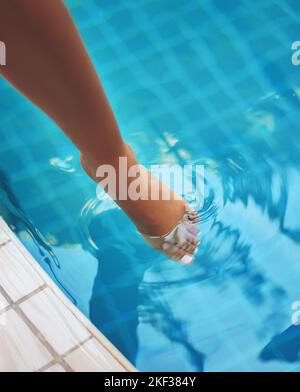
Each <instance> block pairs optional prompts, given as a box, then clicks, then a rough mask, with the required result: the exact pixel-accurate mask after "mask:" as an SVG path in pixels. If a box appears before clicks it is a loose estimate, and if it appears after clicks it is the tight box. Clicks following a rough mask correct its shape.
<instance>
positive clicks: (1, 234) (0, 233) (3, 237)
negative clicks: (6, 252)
mask: <svg viewBox="0 0 300 392" xmlns="http://www.w3.org/2000/svg"><path fill="white" fill-rule="evenodd" d="M7 241H9V236H8V235H7V233H6V232H5V230H3V228H2V227H0V246H1V245H3V244H5V243H6V242H7Z"/></svg>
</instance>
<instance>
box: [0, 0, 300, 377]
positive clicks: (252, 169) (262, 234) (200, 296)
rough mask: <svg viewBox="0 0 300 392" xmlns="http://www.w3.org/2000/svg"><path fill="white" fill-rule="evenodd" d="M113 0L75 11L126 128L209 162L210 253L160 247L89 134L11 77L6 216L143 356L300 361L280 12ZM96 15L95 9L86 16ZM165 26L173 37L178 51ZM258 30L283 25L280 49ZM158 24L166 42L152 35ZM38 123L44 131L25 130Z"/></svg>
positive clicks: (141, 140) (178, 156) (154, 154)
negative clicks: (85, 138)
mask: <svg viewBox="0 0 300 392" xmlns="http://www.w3.org/2000/svg"><path fill="white" fill-rule="evenodd" d="M69 3H72V2H71V1H69ZM101 3H102V2H101ZM110 3H111V6H109V5H107V9H106V10H105V12H107V17H106V19H105V20H103V18H102V16H101V15H102V13H103V10H102V9H100V8H99V5H98V6H93V5H92V2H91V4H90V5H86V6H84V7H85V9H84V11H85V12H84V13H82V12H80V10H81V8H80V7H81V6H80V5H76V4H75V5H73V7H72V11H73V13H74V15H75V17H76V19H77V21H78V24H79V27H80V28H81V29H82V31H83V34H84V37H85V39H86V41H87V44H88V45H90V47H91V53H92V56H94V59H95V62H96V65H99V66H100V69H101V70H103V72H104V76H103V79H104V82H105V84H106V85H107V89H108V92H109V94H110V97H111V100H112V103H113V105H114V107H115V109H116V112H117V115H118V116H119V118H120V119H121V123H122V124H121V125H122V128H123V129H124V134H125V136H126V137H127V139H128V140H129V142H130V143H131V144H132V145H133V147H134V148H135V150H136V151H137V154H138V156H139V157H140V158H141V159H142V160H143V162H144V163H145V164H149V165H150V164H152V163H179V164H186V163H193V164H204V165H205V168H206V174H205V181H206V183H205V201H204V206H203V208H202V210H201V216H202V222H201V232H202V234H201V236H202V246H201V248H200V250H199V253H198V255H197V259H196V262H195V263H194V264H193V265H191V266H188V267H183V266H180V265H176V264H175V263H172V262H170V261H169V260H167V259H165V258H164V256H162V255H160V254H159V253H157V252H155V251H154V250H152V249H150V248H148V247H147V246H146V245H145V244H144V242H143V241H142V239H141V238H140V236H139V235H138V234H137V233H136V231H135V229H134V227H133V225H132V223H131V222H130V221H129V220H128V218H127V217H126V216H125V214H124V213H123V212H122V211H121V210H120V209H118V208H116V206H115V205H114V203H113V202H112V201H110V200H109V199H107V198H106V197H105V196H104V195H103V198H102V200H97V199H96V198H95V186H94V184H92V182H91V181H90V180H89V179H88V178H87V177H86V176H85V175H84V173H83V172H82V170H81V169H80V168H79V164H78V159H77V158H76V156H77V155H76V154H77V153H76V151H75V150H74V147H73V146H71V144H70V143H69V142H68V141H67V140H66V139H65V138H64V137H63V136H62V135H61V134H60V133H59V131H58V130H57V129H56V128H55V127H54V126H53V125H51V124H50V122H49V121H48V120H47V119H45V118H44V117H43V116H42V115H41V114H39V113H38V112H37V111H35V110H34V109H33V108H32V107H31V106H29V105H27V106H26V104H25V103H23V105H24V107H25V106H26V108H25V109H24V108H23V106H22V105H21V104H20V102H21V99H20V98H19V97H18V96H17V95H16V93H14V92H13V91H12V90H11V89H10V90H7V87H6V85H5V84H4V83H3V84H1V85H0V94H1V95H2V94H4V93H5V94H6V96H7V97H9V100H10V103H11V105H12V107H15V108H16V112H15V115H13V114H7V107H6V106H5V102H4V101H1V102H0V103H1V107H0V116H1V117H0V118H1V123H0V124H1V125H0V126H1V129H0V134H1V137H2V142H1V146H0V147H1V151H0V156H1V162H0V168H1V173H2V174H1V179H0V184H1V189H0V200H1V201H2V203H1V214H2V215H4V216H5V218H6V220H7V221H8V222H9V223H10V224H11V226H12V227H14V229H15V230H16V232H17V233H18V234H19V236H20V237H21V239H22V241H23V242H24V243H25V245H26V246H27V247H28V248H29V249H30V250H31V251H32V253H33V254H34V256H35V257H37V259H38V260H39V261H40V263H41V265H42V266H43V267H44V268H45V269H46V271H47V272H48V273H49V274H51V275H52V276H53V277H54V278H55V279H56V280H57V282H59V284H60V286H61V287H62V288H63V290H64V291H65V292H66V293H67V294H68V295H69V297H70V298H71V299H73V301H74V302H76V304H77V306H78V307H79V308H80V309H82V310H83V311H84V312H85V313H86V314H87V315H88V316H89V317H90V319H91V320H92V321H93V322H94V323H95V324H96V325H97V326H98V327H99V328H100V329H101V330H102V331H103V332H104V333H105V334H106V335H107V336H108V337H109V338H110V339H111V340H112V341H113V343H114V344H116V345H117V347H119V349H120V350H121V351H122V352H123V353H124V354H125V355H127V356H128V357H129V359H131V360H132V361H133V362H134V363H135V364H136V365H137V367H138V368H139V369H141V370H182V371H184V370H188V371H217V370H221V371H222V370H246V371H248V370H253V371H254V370H269V371H273V370H274V371H278V370H280V371H281V370H282V371H284V370H293V369H295V367H296V366H297V367H299V353H300V346H299V328H298V327H293V326H291V316H292V310H291V305H292V303H293V302H294V301H296V300H300V290H299V276H300V266H299V260H300V248H299V241H300V224H299V217H300V207H299V202H298V199H299V197H298V194H299V191H300V174H299V173H300V172H299V166H300V165H299V164H300V162H299V161H300V151H299V149H300V136H299V132H298V131H297V129H298V124H299V120H300V100H299V91H300V86H299V84H298V82H297V81H298V80H299V72H300V68H299V70H298V69H295V67H294V68H293V67H292V66H291V65H290V64H289V63H288V61H289V58H288V56H289V53H286V52H285V47H286V45H283V46H281V44H280V42H277V41H276V39H275V38H274V37H273V36H272V34H271V31H272V30H271V28H270V29H269V28H268V26H269V22H268V21H269V16H270V14H271V10H270V9H269V10H268V12H267V11H265V9H264V8H259V7H263V6H262V4H261V2H257V7H258V9H257V10H253V9H251V10H249V9H248V8H247V7H250V8H251V6H250V5H249V4H250V3H249V2H247V4H248V5H244V4H242V3H243V2H241V4H242V5H240V6H239V7H237V8H236V7H232V8H231V9H226V7H225V6H224V5H223V6H222V7H220V2H218V1H214V2H207V3H206V2H204V5H203V7H204V9H203V10H202V9H201V10H199V9H198V8H197V4H196V2H192V1H191V2H186V3H187V4H181V5H180V6H178V7H179V8H177V7H167V5H168V4H169V5H170V4H171V2H169V1H168V0H166V1H165V2H164V7H166V8H167V11H166V10H165V9H164V8H163V6H162V5H157V7H158V8H159V9H160V11H161V12H159V15H160V16H157V15H156V13H155V11H154V10H155V7H154V6H153V2H152V1H151V0H148V1H145V6H144V7H141V8H134V7H133V6H130V5H128V9H127V10H126V11H125V10H123V11H122V9H123V8H122V7H123V6H122V5H121V3H120V4H119V2H118V1H116V2H110ZM113 4H114V5H113ZM222 4H224V3H223V2H222ZM251 4H252V3H251ZM94 7H95V8H94ZM110 7H112V8H111V9H110ZM131 7H133V8H131ZM153 7H154V8H153ZM161 7H162V8H161ZM245 7H246V8H245ZM244 8H245V9H244ZM216 9H218V13H216ZM241 9H243V12H242V11H241ZM203 11H205V12H204V14H203ZM250 11H251V12H250ZM120 12H121V15H122V12H125V13H126V12H127V17H128V15H129V16H130V15H131V16H134V19H135V21H136V25H135V24H134V23H133V24H132V26H131V28H130V29H132V30H130V29H129V31H127V30H124V31H123V34H124V36H123V37H122V42H117V43H116V42H115V41H114V42H111V39H112V38H111V37H112V34H111V32H112V29H113V28H114V25H115V23H117V24H118V26H120V27H122V20H124V18H121V16H120ZM240 12H241V15H242V16H240ZM264 12H266V13H265V14H264ZM278 12H279V9H277V13H278ZM149 13H150V14H151V18H152V19H151V20H152V23H154V24H155V27H156V29H157V30H155V29H154V30H153V29H151V28H150V26H149V18H148V17H147V18H146V17H145V15H146V14H147V15H148V14H149ZM202 14H203V15H202ZM84 15H90V16H91V15H94V18H95V21H94V22H92V19H91V20H90V21H89V22H86V23H85V22H84V21H83V20H82V18H84ZM195 15H196V16H197V17H196V16H195ZM276 15H277V14H276ZM123 16H124V15H123ZM170 18H171V19H172V18H176V21H177V22H176V26H177V27H176V26H173V28H171V25H170ZM201 18H202V19H201ZM207 18H208V19H209V22H210V23H207ZM243 18H244V19H243ZM259 18H265V20H263V23H261V24H259V23H257V19H259ZM99 20H101V23H102V24H101V26H100V25H99V23H100V22H99ZM168 21H169V22H168ZM201 21H202V23H200V22H201ZM280 21H285V25H284V26H286V25H289V26H290V29H289V30H284V31H285V34H291V35H292V32H293V31H294V30H293V29H294V28H295V24H294V22H292V21H291V20H290V19H289V17H288V16H287V15H285V16H284V15H283V16H282V17H281V19H280ZM88 23H94V25H93V26H91V27H90V28H89V26H88ZM278 23H279V22H278ZM259 25H261V26H264V30H263V31H260V30H259V29H258V27H257V26H259ZM199 26H202V27H201V29H200V30H201V34H202V35H201V37H200V38H201V39H200V40H199ZM211 26H212V27H214V29H211ZM220 26H221V27H222V29H221V27H220ZM245 26H247V28H246V27H245ZM278 26H281V25H280V24H278ZM140 29H141V31H140ZM177 29H179V30H180V31H179V33H180V34H179V33H178V31H177ZM257 29H258V30H257ZM278 29H279V27H278ZM221 30H222V34H223V35H224V34H225V36H224V37H223V38H226V39H224V40H222V45H219V44H218V42H219V39H220V38H219V35H218V34H221ZM155 31H159V32H160V34H161V35H162V36H164V38H163V42H164V53H162V52H161V49H160V41H159V40H158V37H157V36H156V34H157V33H155ZM278 31H279V33H280V34H281V33H282V31H283V30H282V31H281V30H280V29H279V30H278ZM100 33H101V34H102V35H103V37H102V40H101V44H99V46H97V45H94V44H95V42H98V41H99V40H98V41H96V36H98V34H100ZM258 33H260V34H261V35H262V34H266V35H267V34H269V35H267V37H266V38H265V40H266V42H268V44H269V45H271V44H272V43H273V44H274V45H273V47H276V48H277V51H272V50H270V51H268V50H266V47H265V46H264V45H263V42H264V40H263V37H261V36H260V35H259V34H258ZM279 33H278V34H279ZM126 34H128V36H126ZM143 34H144V35H145V34H146V35H147V34H148V36H149V37H151V38H152V39H151V42H152V45H153V47H151V48H150V47H149V46H147V48H146V49H145V48H144V46H143V45H144V44H145V41H144V44H143V45H142V46H140V45H139V39H142V38H141V37H142V36H143ZM226 34H227V35H226ZM148 36H147V37H148ZM126 37H127V38H126ZM228 37H229V38H230V39H227V38H228ZM258 37H259V39H258ZM144 39H146V38H145V37H144ZM147 39H148V38H147ZM272 40H273V41H272ZM156 42H158V43H157V44H156ZM230 42H232V43H234V42H235V43H236V47H231V44H230ZM259 43H260V45H261V46H260V45H259ZM126 45H128V46H130V51H129V50H128V48H127V46H126ZM276 45H277V46H276ZM271 47H272V45H271ZM143 48H144V49H143ZM208 48H209V49H208ZM111 51H113V54H114V56H111V54H112V53H111ZM117 52H120V55H118V53H117ZM202 52H203V53H204V54H205V55H206V56H202V55H201V54H202ZM115 56H117V64H116V63H115V62H114V58H115ZM118 56H120V57H118ZM214 56H215V60H214ZM218 56H221V57H218ZM243 56H244V57H243ZM99 59H100V60H99ZM221 59H223V60H222V61H221ZM245 59H247V62H243V63H240V62H239V61H242V60H245ZM274 59H275V60H276V61H275V60H274ZM216 63H218V64H219V65H218V66H217V65H216ZM157 64H160V67H157ZM241 64H244V65H243V67H242V66H241ZM132 69H135V71H136V72H134V74H132V72H131V70H132ZM105 72H106V73H105ZM158 81H159V82H158ZM22 102H23V101H22ZM17 108H18V109H17ZM21 115H22V116H21ZM20 118H22V121H21V119H20ZM24 124H26V129H30V130H33V131H34V132H32V133H30V132H22V130H23V127H24ZM37 124H38V125H37ZM36 128H39V129H38V130H37V129H36ZM129 130H132V131H129ZM8 131H9V133H8ZM41 151H42V152H43V154H41ZM66 157H67V158H66ZM7 168H12V169H13V170H7Z"/></svg>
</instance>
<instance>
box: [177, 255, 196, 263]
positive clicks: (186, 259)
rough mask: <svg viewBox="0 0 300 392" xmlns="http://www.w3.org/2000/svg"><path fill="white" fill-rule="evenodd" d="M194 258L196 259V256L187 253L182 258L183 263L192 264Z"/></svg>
mask: <svg viewBox="0 0 300 392" xmlns="http://www.w3.org/2000/svg"><path fill="white" fill-rule="evenodd" d="M193 260H194V258H193V257H192V256H189V255H185V256H183V257H182V258H181V259H180V261H181V263H182V264H190V263H191V262H192V261H193Z"/></svg>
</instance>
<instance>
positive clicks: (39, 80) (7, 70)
mask: <svg viewBox="0 0 300 392" xmlns="http://www.w3.org/2000/svg"><path fill="white" fill-rule="evenodd" d="M0 9H1V12H0V39H1V40H2V41H3V42H5V44H6V48H7V65H6V66H5V67H1V68H0V72H1V74H2V75H3V76H4V77H5V78H6V79H7V80H8V81H10V82H11V84H12V85H14V86H15V87H16V88H17V89H18V90H19V91H21V92H22V93H23V94H24V95H25V96H26V97H27V98H28V99H30V100H31V101H32V102H33V103H35V104H36V105H37V106H39V107H40V108H41V109H42V110H43V111H44V112H46V113H47V114H48V115H49V116H50V117H51V118H52V119H53V120H54V121H55V122H56V123H57V124H58V125H59V127H60V128H61V129H62V130H63V131H64V132H65V134H66V135H67V136H68V137H69V138H70V139H71V140H72V141H73V142H74V143H75V145H76V146H77V147H78V148H79V150H80V152H81V160H82V163H83V166H84V168H85V169H86V170H87V172H88V173H89V174H90V176H91V177H93V178H94V179H95V180H96V170H97V167H98V166H100V165H104V164H110V165H112V166H113V167H114V168H115V169H116V171H117V174H118V168H119V157H127V159H128V166H129V167H130V166H132V165H135V164H137V160H136V157H135V155H134V153H133V151H132V150H131V148H130V147H129V146H128V145H127V144H126V143H125V142H124V141H123V139H122V136H121V134H120V131H119V128H118V124H117V122H116V119H115V117H114V114H113V111H112V109H111V107H110V104H109V102H108V100H107V98H106V96H105V92H104V90H103V88H102V86H101V83H100V81H99V79H98V76H97V74H96V72H95V69H94V67H93V64H92V62H91V60H90V57H89V55H88V53H87V51H86V49H85V46H84V44H83V42H82V40H81V38H80V35H79V33H78V31H77V29H76V27H75V25H74V23H73V20H72V18H71V16H70V14H69V12H68V11H67V9H66V7H65V5H64V3H63V1H62V0H43V1H41V0H26V1H20V0H9V1H1V2H0ZM145 175H146V177H149V178H150V176H151V175H150V174H149V173H148V172H146V174H145ZM151 180H152V181H153V182H154V184H155V186H156V187H157V188H158V189H159V194H160V197H159V200H137V201H134V200H117V203H118V204H119V205H120V207H121V208H122V209H123V210H124V211H125V212H126V213H127V214H128V216H129V217H130V218H131V219H132V220H133V221H134V223H135V224H136V226H137V227H138V229H139V230H140V231H142V232H144V233H146V234H151V235H162V234H165V233H166V232H168V231H170V229H172V228H173V227H174V225H175V224H176V223H177V222H178V220H179V218H180V217H181V216H182V214H183V211H184V208H185V202H184V201H183V200H181V199H178V198H177V200H174V197H171V199H173V200H168V201H167V200H162V192H163V189H164V188H165V187H164V185H162V184H161V183H159V182H158V181H157V180H156V179H154V178H153V177H152V176H151ZM153 182H152V184H153ZM145 187H147V189H146V192H147V194H148V195H150V186H148V185H145ZM173 196H174V195H173ZM175 199H176V197H175ZM192 242H193V241H192ZM192 250H194V247H190V248H189V253H191V252H192Z"/></svg>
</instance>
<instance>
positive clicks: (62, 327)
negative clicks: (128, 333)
mask: <svg viewBox="0 0 300 392" xmlns="http://www.w3.org/2000/svg"><path fill="white" fill-rule="evenodd" d="M20 371H22V372H35V371H38V372H106V371H107V372H116V371H121V372H126V371H136V369H135V368H134V367H133V365H131V363H130V362H128V360H127V359H126V358H125V357H124V356H123V355H122V354H121V353H120V352H119V351H118V350H117V349H116V348H115V347H114V346H113V345H112V344H111V343H110V342H109V341H108V340H107V339H106V338H105V337H104V336H103V335H102V334H101V332H99V331H98V330H97V329H96V328H95V327H94V326H93V324H91V322H90V321H89V320H88V319H87V318H86V317H85V316H84V315H83V314H82V313H81V312H80V311H79V310H78V309H77V308H76V307H75V306H74V305H73V304H72V303H71V302H70V301H69V300H68V299H67V298H66V296H65V295H64V294H63V293H62V292H61V291H60V290H59V288H58V287H57V286H56V285H55V283H54V282H53V281H52V280H51V279H50V278H49V277H48V275H47V274H46V273H45V272H44V271H43V270H42V268H41V267H40V266H39V264H38V262H37V261H36V260H35V259H34V258H33V257H32V256H31V255H30V253H29V252H28V251H27V250H26V249H25V247H24V246H23V245H22V243H21V242H20V241H19V240H18V239H17V237H16V236H15V235H14V233H13V232H12V231H11V230H10V229H9V227H8V226H7V225H6V223H5V222H4V221H3V219H2V218H1V217H0V372H20Z"/></svg>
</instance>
